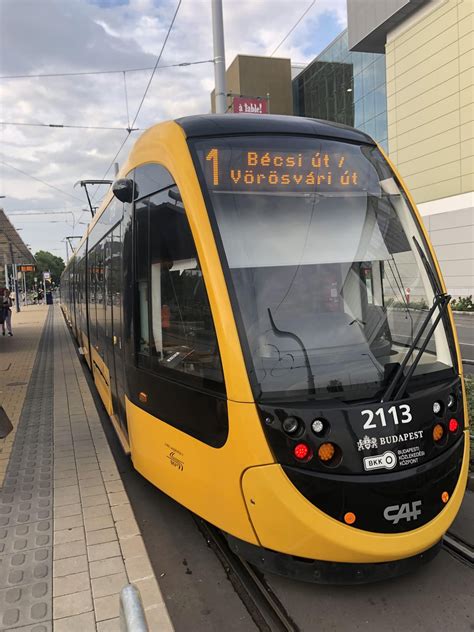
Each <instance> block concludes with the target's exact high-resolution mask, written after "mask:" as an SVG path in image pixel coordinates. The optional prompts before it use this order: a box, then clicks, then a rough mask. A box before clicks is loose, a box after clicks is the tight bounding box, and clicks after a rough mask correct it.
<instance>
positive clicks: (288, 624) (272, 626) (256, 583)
mask: <svg viewBox="0 0 474 632" xmlns="http://www.w3.org/2000/svg"><path fill="white" fill-rule="evenodd" d="M194 520H195V522H196V525H197V527H198V529H199V530H200V532H201V533H202V535H203V536H204V538H205V539H206V541H207V544H208V546H210V547H211V548H212V549H213V551H214V553H215V554H216V555H217V557H218V558H219V560H220V562H221V564H222V565H223V567H224V570H225V571H226V573H227V577H228V578H229V581H230V582H231V583H232V585H233V586H234V589H235V590H236V592H237V593H238V595H239V597H240V598H241V599H242V601H243V603H244V604H245V606H246V608H247V610H248V612H249V614H250V616H251V617H252V619H253V621H254V623H255V625H256V626H257V628H258V629H259V630H260V632H299V628H298V626H297V625H296V624H295V622H294V621H293V620H292V618H291V617H290V616H289V614H288V613H287V612H286V610H285V608H284V606H283V605H282V603H281V602H280V600H279V599H278V598H277V597H276V595H275V594H274V593H273V591H272V590H271V589H270V587H269V586H268V584H267V583H266V581H265V579H264V577H263V575H261V574H260V573H259V572H258V571H257V570H255V569H254V568H253V567H252V566H251V565H250V564H249V563H248V562H246V561H245V560H244V559H242V558H241V557H239V556H237V555H236V554H235V553H233V552H232V551H231V549H230V547H229V546H228V544H227V542H226V540H225V538H224V536H223V535H222V533H221V532H220V531H219V529H217V528H216V527H214V526H212V525H210V524H209V523H208V522H206V521H204V520H202V519H201V518H199V517H198V516H194Z"/></svg>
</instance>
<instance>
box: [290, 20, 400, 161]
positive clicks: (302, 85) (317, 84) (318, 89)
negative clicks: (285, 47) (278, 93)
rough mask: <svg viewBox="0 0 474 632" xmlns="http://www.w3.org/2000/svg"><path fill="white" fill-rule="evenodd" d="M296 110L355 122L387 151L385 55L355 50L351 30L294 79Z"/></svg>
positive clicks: (342, 121) (330, 119) (344, 32)
mask: <svg viewBox="0 0 474 632" xmlns="http://www.w3.org/2000/svg"><path fill="white" fill-rule="evenodd" d="M293 102H294V113H295V114H296V115H298V116H309V117H312V118H320V119H325V120H327V121H335V122H337V123H344V124H345V125H351V126H353V127H357V128H358V129H360V130H362V131H364V132H366V133H367V134H369V135H370V136H372V137H373V138H374V139H375V140H376V141H378V142H379V143H380V144H381V145H382V147H383V148H384V149H385V150H386V151H387V149H388V147H387V92H386V79H385V55H379V54H376V53H355V52H351V51H350V50H349V48H348V38H347V30H346V31H343V32H342V33H341V34H340V35H339V36H338V37H336V39H335V40H334V41H333V42H331V44H329V46H328V47H327V48H326V49H325V50H324V51H323V52H322V53H321V54H320V55H318V57H316V59H315V60H314V61H312V62H311V63H310V64H309V65H308V66H307V67H306V68H305V69H304V70H303V71H301V72H300V74H299V75H297V77H295V78H294V79H293Z"/></svg>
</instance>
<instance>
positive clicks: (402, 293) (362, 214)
mask: <svg viewBox="0 0 474 632" xmlns="http://www.w3.org/2000/svg"><path fill="white" fill-rule="evenodd" d="M220 142H222V144H223V145H222V147H221V148H220V150H219V151H220V154H219V155H220V156H221V159H225V160H227V161H228V164H230V165H232V160H233V158H232V156H234V155H235V156H238V160H240V161H242V155H244V156H245V147H246V145H245V143H246V142H247V141H246V139H244V138H240V139H226V140H224V141H220ZM252 142H253V143H254V142H255V141H252ZM262 142H264V143H266V144H269V145H271V143H276V144H277V148H278V150H279V152H280V153H279V154H278V155H282V156H283V158H284V151H283V149H281V148H279V146H278V143H279V142H281V141H279V140H278V139H277V138H272V139H265V140H264V141H262ZM291 142H293V143H297V145H298V148H299V149H300V152H301V155H302V156H304V155H305V154H304V151H303V150H304V149H305V147H306V145H308V147H309V146H310V145H311V144H312V145H313V147H312V148H311V151H313V152H314V151H315V149H314V143H316V144H317V149H318V150H319V151H323V149H324V150H325V151H327V152H328V155H330V156H332V155H334V154H335V152H336V151H339V152H340V153H339V155H341V151H343V150H338V149H334V146H340V145H343V146H344V144H343V143H336V142H334V141H320V140H314V141H313V140H311V139H298V140H296V139H295V140H293V139H292V141H291ZM291 142H290V141H288V140H285V151H287V152H288V151H290V150H291V148H289V145H291ZM214 144H215V142H214ZM322 145H324V147H322ZM197 150H198V156H199V157H200V159H201V163H203V162H204V161H205V156H206V150H208V145H207V144H206V143H202V148H201V145H200V144H198V145H197ZM356 150H357V152H358V153H357V156H356V158H357V160H358V161H359V162H360V163H361V164H362V165H363V168H359V167H358V163H357V161H356V159H355V157H354V152H355V151H356ZM212 151H214V150H212ZM307 151H308V152H309V151H310V149H309V148H308V149H307ZM344 151H345V150H344ZM226 152H227V153H226ZM349 153H350V155H351V160H352V165H353V167H354V168H357V169H358V172H359V173H362V172H364V173H365V174H366V176H365V182H367V183H368V184H367V186H366V190H363V187H362V185H360V186H359V185H358V188H357V189H355V188H354V190H347V191H341V190H337V191H334V190H328V189H327V187H326V190H324V191H321V190H318V188H317V186H316V187H315V190H314V191H313V192H309V191H307V190H305V191H299V190H298V189H297V187H292V188H291V189H290V190H288V191H287V192H282V191H278V192H276V191H271V190H266V191H261V190H259V191H253V193H252V192H251V191H246V190H242V188H239V189H238V190H232V189H231V188H229V186H227V187H226V189H225V190H222V189H219V188H218V187H213V185H212V182H209V181H207V185H208V189H209V193H210V196H211V201H212V207H213V211H214V213H215V216H216V219H217V224H218V227H219V232H220V236H221V239H222V242H223V245H224V250H225V255H226V259H227V264H228V265H229V268H230V273H231V278H232V283H233V289H234V292H235V296H236V299H237V303H238V309H239V310H240V314H241V318H242V323H243V327H244V336H245V339H246V341H247V344H248V347H249V350H250V355H251V357H252V362H253V366H252V367H249V368H250V370H251V371H253V373H254V376H255V378H256V380H257V382H258V384H259V385H260V389H261V391H262V393H263V394H267V395H285V394H287V395H292V394H296V393H307V394H310V393H311V392H312V391H313V390H314V391H315V392H316V394H317V395H318V396H329V394H331V393H332V394H334V393H340V396H341V397H343V398H345V399H357V398H361V397H368V396H372V395H374V394H375V393H378V392H380V391H381V389H382V388H383V385H384V384H385V383H386V382H387V380H388V379H389V377H390V376H391V375H393V372H394V371H395V370H396V369H397V367H398V366H399V365H400V363H401V362H402V360H403V358H404V356H405V354H406V352H407V349H408V348H409V346H410V344H412V342H413V340H414V338H415V337H416V334H417V331H418V328H419V327H420V324H421V322H422V321H423V320H424V318H425V316H426V313H427V311H428V309H429V306H431V304H432V301H433V296H434V292H433V288H432V285H431V283H430V280H429V278H428V276H427V273H426V269H425V268H424V266H423V264H422V263H421V260H420V254H419V253H418V252H417V251H415V250H414V247H413V239H412V237H413V236H414V235H419V230H418V228H417V226H416V224H415V222H414V220H413V218H412V216H411V213H410V210H409V209H408V206H407V204H406V202H405V200H404V198H403V197H402V195H400V192H399V190H398V187H397V185H396V183H395V181H394V180H393V178H392V177H391V174H390V172H389V171H388V167H387V165H386V164H385V162H383V159H382V158H381V157H380V155H379V154H378V152H377V150H376V149H375V148H368V147H364V148H361V147H356V146H351V148H350V152H347V151H346V153H345V155H348V154H349ZM269 155H270V156H271V155H272V152H270V154H269ZM222 157H224V158H222ZM236 160H237V158H236ZM372 165H373V166H372ZM369 169H370V170H371V172H370V171H369ZM380 181H381V182H380ZM360 182H361V181H360V180H359V181H358V183H360ZM374 182H375V184H374ZM377 183H378V185H377ZM369 184H370V186H369ZM239 187H241V185H240V184H239ZM369 189H370V190H369ZM428 329H429V327H428V328H427V330H428ZM423 342H424V337H423V336H421V337H420V341H419V343H418V346H419V347H420V346H421V345H422V344H423ZM449 366H451V358H450V353H449V347H448V343H447V340H446V334H445V331H444V329H443V324H442V323H439V325H438V327H437V328H436V330H435V334H434V336H433V337H432V339H431V340H430V341H429V342H428V345H427V347H426V350H425V351H424V353H423V355H422V356H421V360H420V362H419V365H418V366H417V368H416V372H415V374H423V373H433V372H436V371H438V370H440V369H442V368H448V367H449Z"/></svg>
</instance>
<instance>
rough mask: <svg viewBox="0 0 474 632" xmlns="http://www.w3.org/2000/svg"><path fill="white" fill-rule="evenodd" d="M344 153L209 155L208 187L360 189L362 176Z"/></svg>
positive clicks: (226, 152)
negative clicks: (352, 166) (353, 167)
mask: <svg viewBox="0 0 474 632" xmlns="http://www.w3.org/2000/svg"><path fill="white" fill-rule="evenodd" d="M351 158H353V156H349V157H348V156H347V155H345V154H343V153H329V152H314V151H306V152H283V151H278V152H276V151H261V150H259V151H251V150H248V151H244V150H242V151H237V152H236V151H230V150H227V149H219V148H217V147H213V148H212V149H210V150H209V151H208V153H207V154H206V163H205V175H206V182H207V184H208V186H210V187H211V188H214V189H224V190H229V189H230V190H240V191H244V190H252V191H257V190H262V191H271V190H278V191H284V190H290V191H293V192H295V191H299V190H304V191H315V190H325V191H330V190H354V189H357V190H360V189H361V188H362V187H361V185H362V183H361V178H360V173H359V171H358V170H356V169H352V168H351V164H350V163H351Z"/></svg>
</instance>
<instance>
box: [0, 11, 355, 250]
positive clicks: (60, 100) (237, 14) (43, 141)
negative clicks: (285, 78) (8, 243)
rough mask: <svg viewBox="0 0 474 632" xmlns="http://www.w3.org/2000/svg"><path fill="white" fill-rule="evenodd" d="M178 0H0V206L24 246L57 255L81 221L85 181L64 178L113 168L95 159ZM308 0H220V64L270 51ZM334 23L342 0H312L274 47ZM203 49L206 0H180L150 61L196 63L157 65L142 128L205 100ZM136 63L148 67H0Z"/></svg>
mask: <svg viewBox="0 0 474 632" xmlns="http://www.w3.org/2000/svg"><path fill="white" fill-rule="evenodd" d="M177 4H178V0H0V121H1V122H2V123H1V124H0V134H1V137H0V138H1V144H0V196H5V199H2V200H0V206H3V208H4V209H5V211H6V212H7V214H8V215H9V217H10V219H11V221H12V223H13V225H14V226H15V227H16V228H17V229H19V230H20V235H21V237H22V239H23V241H24V242H25V243H27V244H28V245H29V246H30V247H31V250H32V252H36V251H38V250H48V251H50V252H52V253H53V254H55V255H58V256H61V257H63V258H65V255H66V244H65V241H64V238H65V236H67V235H81V234H83V233H84V231H85V229H86V227H87V223H88V221H90V219H91V218H90V212H89V211H87V210H86V211H84V210H83V209H86V208H87V202H86V198H85V195H84V191H83V190H82V189H81V188H80V187H76V188H74V184H75V183H76V182H77V181H78V180H81V179H102V178H103V177H104V176H106V175H107V177H109V178H112V177H113V176H112V174H113V169H111V170H110V171H109V172H107V173H106V170H107V169H108V168H109V166H110V165H111V162H112V159H113V157H114V156H115V154H116V152H117V151H118V149H119V147H120V146H121V144H122V143H123V141H124V140H125V139H126V138H127V136H128V133H127V132H126V128H127V127H128V126H129V124H130V123H131V122H132V121H133V119H134V118H135V115H136V112H137V109H138V107H139V104H140V101H141V100H142V97H143V94H144V91H145V88H146V85H147V83H148V81H149V79H150V76H151V68H153V66H154V65H155V63H156V60H157V57H158V55H159V52H160V50H161V47H162V45H163V42H164V39H165V36H166V33H167V31H168V27H169V25H170V23H171V20H172V17H173V14H174V12H175V10H176V6H177ZM311 4H312V3H311V0H223V11H224V32H225V45H226V65H227V66H229V65H230V63H231V62H232V60H233V59H234V57H235V56H236V55H237V54H239V53H240V54H248V55H269V54H270V53H271V52H272V51H273V50H274V49H275V47H276V46H277V45H278V44H279V42H280V41H281V40H282V39H283V38H284V37H285V36H286V35H287V33H288V32H289V30H290V29H291V27H292V26H293V25H294V24H295V23H296V22H297V20H298V19H299V17H300V16H301V15H302V14H303V12H304V11H305V10H306V9H307V8H308V7H309V6H310V5H311ZM345 27H346V0H315V2H314V4H313V6H311V9H310V10H309V11H308V13H307V14H306V16H305V17H304V19H303V20H302V21H301V23H300V24H299V25H298V26H297V28H296V29H295V30H294V31H293V32H292V34H291V35H290V37H289V38H288V39H287V40H286V41H285V42H284V44H283V45H282V46H281V47H280V48H279V49H278V51H277V53H276V55H275V56H281V57H290V58H291V60H292V62H297V63H308V62H309V61H311V60H312V59H313V58H314V57H315V56H316V55H317V54H318V53H320V52H321V51H322V50H323V49H324V48H325V47H326V46H327V45H328V44H329V43H330V42H331V41H332V40H333V39H334V37H335V36H336V35H337V34H338V33H340V32H341V31H342V30H343V29H344V28H345ZM212 57H213V50H212V17H211V0H183V1H182V4H181V6H180V9H179V11H178V14H177V17H176V21H175V24H174V27H173V29H172V31H171V34H170V37H169V39H168V42H167V45H166V47H165V49H164V52H163V56H162V58H161V61H160V64H159V66H171V65H173V64H179V63H182V62H196V61H203V62H206V63H202V64H195V65H192V66H183V67H172V68H163V69H162V70H160V69H158V70H157V71H156V73H155V75H154V78H153V81H152V83H151V85H150V89H149V91H148V93H147V96H146V99H145V101H144V103H143V106H142V108H141V110H140V113H139V115H138V118H137V120H136V123H135V127H138V128H140V130H144V129H146V128H147V127H150V126H151V125H154V124H155V123H158V122H160V121H163V120H168V119H173V118H177V117H180V116H185V115H190V114H202V113H207V112H209V111H210V92H211V91H212V89H213V87H214V66H213V64H212V63H209V61H208V60H211V59H212ZM136 68H146V69H148V70H143V71H137V72H126V73H123V72H117V73H108V74H94V75H79V76H72V77H71V76H69V77H28V78H7V77H11V76H12V75H39V74H58V73H80V72H90V71H93V72H98V71H104V70H119V71H124V70H130V69H136ZM125 93H126V95H127V96H125ZM127 110H128V113H127ZM5 123H15V125H10V124H9V125H6V124H5ZM18 123H30V124H31V123H33V124H47V125H49V124H53V125H58V124H63V125H73V126H78V127H79V128H50V127H34V126H25V125H23V126H20V125H18ZM83 127H109V128H110V127H112V128H119V129H113V130H99V129H83ZM140 133H141V132H140V131H138V132H132V133H131V134H130V135H129V136H128V139H127V141H126V143H125V145H124V146H123V148H122V150H121V152H120V154H119V155H118V158H117V161H118V162H119V163H120V164H122V163H123V162H124V161H125V159H126V157H127V154H128V152H129V151H130V148H131V146H132V145H133V142H134V141H135V140H136V139H137V138H138V137H139V134H140ZM21 172H23V173H21ZM35 178H36V179H35ZM40 180H41V181H44V182H46V183H47V184H48V185H50V186H47V185H46V184H44V182H40ZM104 193H105V188H104V187H98V188H97V190H96V191H95V192H94V195H95V201H94V203H99V202H100V199H101V197H102V196H103V194H104ZM33 211H34V212H37V213H36V214H31V212H33ZM46 211H48V212H51V213H50V214H47V213H46Z"/></svg>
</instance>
